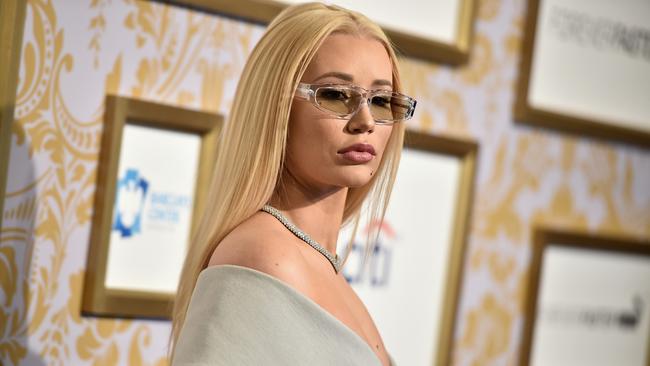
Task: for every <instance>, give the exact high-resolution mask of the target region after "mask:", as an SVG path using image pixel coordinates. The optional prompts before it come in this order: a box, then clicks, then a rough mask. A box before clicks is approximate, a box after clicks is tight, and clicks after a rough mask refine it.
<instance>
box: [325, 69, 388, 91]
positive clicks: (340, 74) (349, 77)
mask: <svg viewBox="0 0 650 366" xmlns="http://www.w3.org/2000/svg"><path fill="white" fill-rule="evenodd" d="M326 77H335V78H337V79H341V80H345V81H349V82H353V81H354V77H353V76H352V75H350V74H346V73H344V72H339V71H330V72H326V73H324V74H322V75H321V76H319V77H317V78H316V79H314V82H315V81H318V80H320V79H324V78H326ZM372 85H387V86H390V87H392V86H393V83H392V82H390V81H388V80H386V79H376V80H375V81H373V82H372Z"/></svg>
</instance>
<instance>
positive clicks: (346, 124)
mask: <svg viewBox="0 0 650 366" xmlns="http://www.w3.org/2000/svg"><path fill="white" fill-rule="evenodd" d="M399 92H400V82H399V74H398V69H397V59H396V57H395V54H394V52H393V50H392V48H391V46H390V43H389V41H388V40H387V38H386V36H385V35H384V33H383V32H382V31H381V29H380V28H379V27H377V26H376V25H375V24H373V23H372V22H371V21H369V20H368V19H367V18H365V17H364V16H362V15H361V14H358V13H355V12H351V11H348V10H345V9H342V8H339V7H335V6H326V5H322V4H315V3H313V4H304V5H297V6H292V7H289V8H287V9H286V10H285V11H283V12H282V13H281V14H280V15H279V16H278V17H277V18H276V19H275V20H274V21H273V22H272V23H271V24H270V25H269V27H268V30H267V31H266V33H265V34H264V36H263V37H262V39H261V40H260V41H259V43H258V44H257V45H256V47H255V49H254V50H253V52H252V54H251V55H250V58H249V60H248V62H247V64H246V66H245V68H244V71H243V74H242V76H241V80H240V83H239V85H238V88H237V93H236V96H235V101H234V105H233V108H232V111H231V115H230V120H229V122H228V124H227V126H226V128H225V130H224V136H223V138H222V140H221V143H220V151H219V153H218V158H217V161H216V166H215V176H214V178H213V181H212V183H211V187H212V189H211V193H210V198H209V202H208V203H207V205H206V207H208V209H207V210H206V214H205V216H204V217H203V218H202V221H201V224H200V227H199V230H198V232H197V236H196V238H195V240H194V245H193V246H192V247H191V248H190V250H189V253H188V255H187V260H186V263H185V266H184V269H183V273H182V276H181V281H180V285H179V291H178V294H177V297H176V302H175V305H174V306H175V307H174V313H173V319H174V320H173V328H172V345H175V346H174V348H173V349H172V358H173V364H174V365H186V364H187V365H189V364H191V365H389V364H393V363H392V362H391V359H390V356H389V354H388V352H387V351H386V350H385V349H384V346H383V343H382V340H381V337H380V335H379V333H378V331H377V329H376V327H375V325H374V323H373V321H372V319H371V318H370V315H369V314H368V312H367V311H366V309H365V307H364V306H363V304H362V303H361V301H360V300H359V298H358V297H357V296H356V294H355V293H354V291H353V290H352V289H351V288H350V286H349V285H348V283H347V282H346V281H345V278H344V277H343V275H342V273H341V272H340V270H341V265H342V262H344V261H345V259H346V258H347V255H348V254H349V246H348V250H347V251H346V253H345V255H344V256H343V260H341V258H339V257H338V256H336V254H335V253H336V245H337V242H336V241H337V238H338V234H339V229H340V227H341V226H342V224H346V223H353V224H354V223H355V222H356V223H358V220H359V215H360V213H359V212H360V208H361V205H362V204H363V202H364V200H366V199H367V200H368V201H369V202H370V207H371V210H370V211H371V212H372V213H373V214H374V216H375V217H376V218H382V217H383V214H384V211H385V207H386V205H387V202H388V197H389V195H390V190H391V188H392V184H393V181H394V179H395V173H396V171H397V166H398V163H399V156H400V150H401V146H402V141H403V136H404V124H403V122H404V121H405V120H406V119H408V118H410V117H411V116H412V114H413V111H414V109H415V100H413V99H412V98H409V97H407V96H404V95H402V94H399ZM371 251H372V248H370V247H369V248H367V250H366V256H367V255H368V253H370V252H371ZM190 300H191V301H190Z"/></svg>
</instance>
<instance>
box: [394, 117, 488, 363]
mask: <svg viewBox="0 0 650 366" xmlns="http://www.w3.org/2000/svg"><path fill="white" fill-rule="evenodd" d="M404 147H405V148H406V149H414V150H419V151H423V152H430V153H435V154H443V155H449V156H453V157H456V158H458V159H459V160H460V177H459V186H458V193H457V197H456V199H455V202H456V203H455V208H454V218H453V221H452V223H453V224H452V225H453V228H452V230H453V231H452V234H451V240H450V243H449V245H450V246H451V248H450V251H449V257H448V262H449V263H450V265H449V268H448V270H447V273H446V275H445V278H446V280H445V282H446V283H447V285H446V287H445V289H444V300H443V303H442V309H441V310H442V311H441V314H440V320H441V322H440V327H439V329H438V330H437V331H438V334H439V335H438V337H437V338H438V344H437V345H436V346H434V347H436V348H435V349H436V357H435V365H438V366H444V365H449V364H451V363H452V352H451V351H452V349H453V340H454V329H455V326H456V323H455V319H456V312H457V309H458V301H459V297H460V291H461V286H462V283H463V265H464V260H465V254H466V251H467V237H468V233H469V226H470V222H471V206H472V201H473V197H474V187H475V179H476V164H477V158H478V151H479V146H478V144H477V143H476V142H474V141H472V140H468V139H463V138H459V137H447V136H439V135H431V134H427V133H422V132H415V131H409V130H407V131H406V135H405V137H404Z"/></svg>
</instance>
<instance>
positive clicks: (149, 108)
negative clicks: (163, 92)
mask: <svg viewBox="0 0 650 366" xmlns="http://www.w3.org/2000/svg"><path fill="white" fill-rule="evenodd" d="M127 124H128V125H131V124H133V125H136V126H143V127H152V128H155V129H156V130H158V129H160V130H164V131H173V132H183V133H185V134H187V135H190V134H191V135H198V136H199V138H200V148H199V151H198V167H197V170H196V178H197V179H196V183H195V185H194V187H195V189H194V199H193V201H192V202H193V207H192V208H191V212H192V215H191V217H192V218H196V217H200V215H201V212H202V211H203V209H204V207H203V205H204V202H205V196H206V194H207V190H208V186H209V181H210V179H211V174H212V166H213V162H214V160H215V153H216V146H217V140H218V136H219V133H220V130H221V128H222V125H223V117H222V116H220V115H217V114H212V113H206V112H200V111H194V110H189V109H183V108H178V107H171V106H168V105H163V104H158V103H153V102H148V101H142V100H136V99H131V98H126V97H119V96H107V98H106V110H105V114H104V130H103V134H102V141H101V150H100V154H99V161H98V168H97V185H96V193H95V201H94V215H93V219H92V228H91V235H90V248H89V254H88V263H87V268H86V273H85V280H84V289H83V298H82V313H84V314H88V315H98V316H111V317H147V318H169V316H170V311H171V303H172V301H173V294H169V293H161V292H156V291H139V290H138V291H134V290H132V289H126V290H125V289H120V288H107V286H106V278H107V277H106V275H107V261H108V256H109V246H110V243H111V242H110V240H111V239H110V238H111V231H112V227H113V222H114V218H113V213H114V203H115V198H116V193H117V189H116V185H117V178H118V176H117V174H118V166H119V160H120V152H121V149H122V138H123V131H124V130H125V126H126V125H127ZM197 221H198V220H196V219H192V220H191V226H190V233H193V232H194V230H195V226H196V223H197ZM189 237H191V234H190V235H189ZM188 240H189V238H188Z"/></svg>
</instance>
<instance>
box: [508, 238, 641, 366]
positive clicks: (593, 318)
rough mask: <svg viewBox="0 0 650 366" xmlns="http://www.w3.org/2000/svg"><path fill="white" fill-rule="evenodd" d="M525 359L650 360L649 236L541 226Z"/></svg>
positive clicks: (636, 364)
mask: <svg viewBox="0 0 650 366" xmlns="http://www.w3.org/2000/svg"><path fill="white" fill-rule="evenodd" d="M525 312H526V313H525V323H524V338H523V350H522V353H521V363H520V364H521V365H522V366H524V365H526V366H527V365H530V366H545V365H554V366H555V365H557V366H563V365H571V366H583V365H585V366H587V365H588V366H598V365H626V366H647V365H649V364H650V241H642V240H639V239H630V238H622V237H614V236H608V235H596V234H585V233H578V232H568V231H557V230H553V229H547V228H539V229H537V230H536V231H535V232H534V235H533V256H532V263H531V270H530V280H529V285H528V293H527V296H526V308H525Z"/></svg>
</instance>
